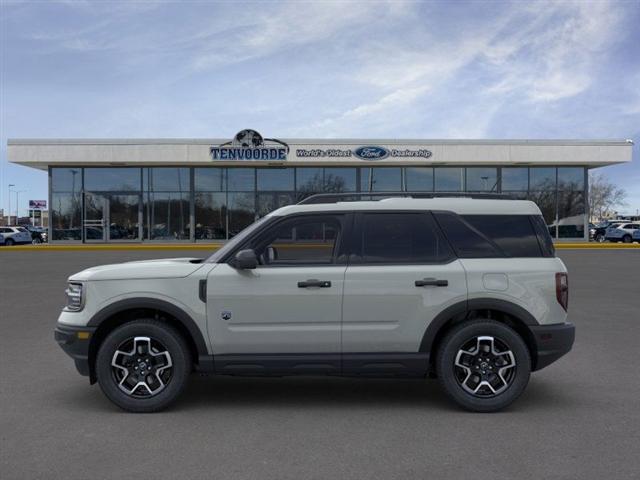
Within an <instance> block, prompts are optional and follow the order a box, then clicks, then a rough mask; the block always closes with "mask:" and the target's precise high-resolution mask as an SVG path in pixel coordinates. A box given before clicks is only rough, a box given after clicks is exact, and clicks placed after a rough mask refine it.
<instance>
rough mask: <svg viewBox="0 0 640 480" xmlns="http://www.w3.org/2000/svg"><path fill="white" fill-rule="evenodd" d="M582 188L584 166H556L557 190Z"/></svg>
mask: <svg viewBox="0 0 640 480" xmlns="http://www.w3.org/2000/svg"><path fill="white" fill-rule="evenodd" d="M583 189H584V168H582V167H559V168H558V190H583Z"/></svg>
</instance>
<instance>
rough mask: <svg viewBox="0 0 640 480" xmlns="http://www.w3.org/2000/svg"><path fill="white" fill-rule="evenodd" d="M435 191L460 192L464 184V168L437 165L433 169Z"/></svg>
mask: <svg viewBox="0 0 640 480" xmlns="http://www.w3.org/2000/svg"><path fill="white" fill-rule="evenodd" d="M435 183H436V191H437V192H461V191H462V188H463V185H464V169H463V168H457V167H439V168H436V169H435Z"/></svg>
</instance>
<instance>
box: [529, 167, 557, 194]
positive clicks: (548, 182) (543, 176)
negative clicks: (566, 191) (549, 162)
mask: <svg viewBox="0 0 640 480" xmlns="http://www.w3.org/2000/svg"><path fill="white" fill-rule="evenodd" d="M529 182H530V185H529V190H555V189H556V169H555V168H549V167H532V168H531V169H529Z"/></svg>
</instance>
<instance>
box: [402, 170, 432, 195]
mask: <svg viewBox="0 0 640 480" xmlns="http://www.w3.org/2000/svg"><path fill="white" fill-rule="evenodd" d="M404 179H405V180H404V181H405V184H406V190H407V191H408V192H432V191H433V168H429V167H407V168H405V169H404Z"/></svg>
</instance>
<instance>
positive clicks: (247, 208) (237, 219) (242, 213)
mask: <svg viewBox="0 0 640 480" xmlns="http://www.w3.org/2000/svg"><path fill="white" fill-rule="evenodd" d="M227 202H228V203H227V205H228V209H227V213H228V217H229V219H228V225H229V238H231V237H233V236H234V235H236V234H238V233H240V231H242V229H243V228H245V227H246V226H248V225H251V224H252V223H253V222H254V220H255V217H256V208H255V195H254V194H253V193H233V192H229V193H228V195H227Z"/></svg>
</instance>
